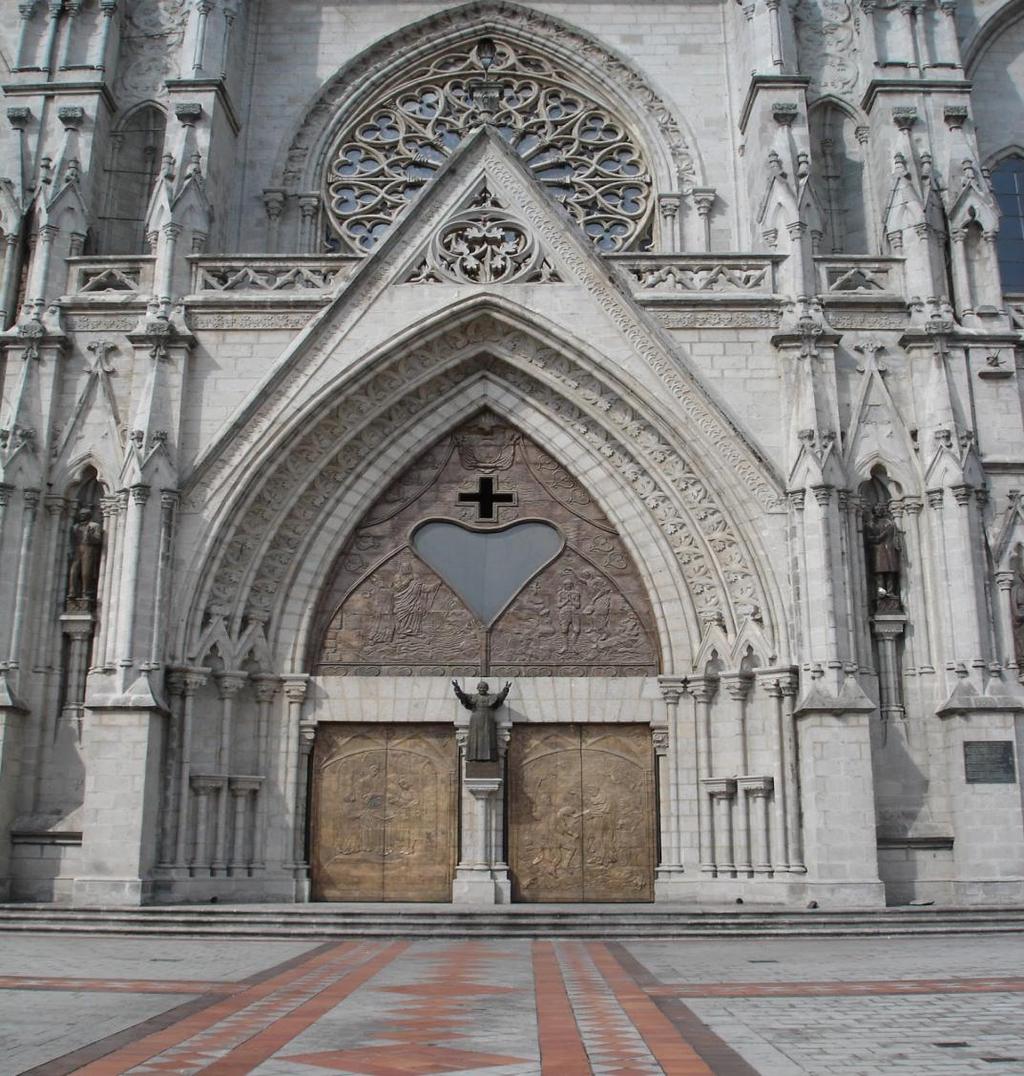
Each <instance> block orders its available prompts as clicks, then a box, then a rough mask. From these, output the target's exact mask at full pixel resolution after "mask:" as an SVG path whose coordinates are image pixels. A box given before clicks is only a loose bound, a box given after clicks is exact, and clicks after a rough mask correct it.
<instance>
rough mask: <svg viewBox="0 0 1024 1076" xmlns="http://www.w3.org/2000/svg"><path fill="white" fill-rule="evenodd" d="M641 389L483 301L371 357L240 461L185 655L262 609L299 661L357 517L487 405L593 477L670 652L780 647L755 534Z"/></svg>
mask: <svg viewBox="0 0 1024 1076" xmlns="http://www.w3.org/2000/svg"><path fill="white" fill-rule="evenodd" d="M645 404H646V401H644V400H643V398H642V397H639V398H638V397H633V396H631V395H626V396H624V395H623V393H622V391H621V389H620V388H619V387H618V386H616V385H615V383H614V382H613V381H612V379H611V378H609V377H608V376H607V375H605V376H604V377H602V376H599V372H598V371H596V370H595V369H594V368H592V367H587V366H585V365H584V364H583V363H582V362H580V360H579V359H578V358H577V357H576V356H573V355H571V354H566V353H560V352H556V351H555V350H554V349H553V348H551V347H550V345H549V343H548V342H547V341H546V340H541V341H538V339H537V338H536V337H535V336H531V335H530V334H529V333H527V332H526V331H524V329H523V328H522V327H519V326H515V327H513V326H510V325H509V324H508V323H507V322H505V321H503V320H498V319H497V318H494V317H492V316H489V315H484V314H481V313H480V312H476V314H475V316H474V317H473V318H472V320H471V321H469V322H468V323H460V324H456V325H455V326H452V325H449V326H447V331H443V330H442V331H435V333H434V334H433V335H432V336H431V337H430V338H429V339H428V340H427V341H426V342H422V343H420V345H419V346H418V347H417V346H416V345H415V344H410V343H409V342H406V343H405V345H404V346H401V347H396V348H395V351H394V353H393V354H391V355H389V356H378V358H377V359H376V360H375V362H374V363H373V365H372V368H371V369H369V370H366V371H364V372H363V373H362V374H361V375H360V376H359V377H358V378H356V379H353V383H350V384H348V385H346V386H345V387H344V388H343V387H342V386H339V385H335V386H332V390H331V393H330V396H329V398H327V399H325V400H322V401H321V404H320V406H319V407H318V408H316V409H312V408H311V409H310V410H308V411H307V412H306V413H305V414H304V415H296V416H295V422H294V424H292V426H291V430H292V432H291V433H290V434H289V436H288V439H287V442H279V443H278V445H277V448H276V449H275V453H274V455H275V458H276V459H277V460H278V461H279V462H278V463H277V464H276V465H274V466H269V467H265V466H261V465H260V464H258V463H255V462H254V463H250V464H249V465H248V466H246V465H245V464H243V465H242V466H241V469H240V474H244V475H245V476H246V477H245V478H244V479H242V480H240V481H239V482H237V483H236V484H235V485H236V489H237V495H236V498H235V500H234V501H233V503H232V505H231V507H230V508H229V509H228V510H226V511H225V512H224V513H223V515H222V516H221V521H220V522H219V524H218V525H217V527H216V531H215V533H214V535H213V537H212V539H211V541H210V542H209V544H208V546H207V548H206V549H205V550H204V551H203V552H202V553H201V554H199V555H198V557H197V559H198V562H199V563H200V564H201V565H202V567H201V569H200V572H199V574H198V578H197V579H196V586H195V589H194V590H193V591H192V595H191V598H190V600H189V604H188V608H187V609H183V610H182V613H183V614H184V620H183V622H182V625H181V627H182V635H181V636H180V644H179V652H180V654H181V655H182V657H183V658H187V659H189V660H192V659H194V658H198V657H200V656H201V655H200V654H199V653H198V651H199V650H200V649H201V647H202V640H203V638H205V637H207V636H208V635H209V633H210V632H211V631H212V630H214V629H213V628H212V627H211V625H213V624H215V623H219V624H221V625H226V629H225V630H226V631H227V634H228V635H229V636H230V637H231V638H239V639H240V638H242V637H243V635H245V633H246V632H250V633H251V629H252V626H253V625H254V624H257V625H259V626H260V629H259V630H260V633H263V631H264V627H265V634H266V637H267V640H268V642H269V645H270V650H271V652H272V653H273V654H274V655H275V662H276V663H277V665H278V668H281V669H286V668H291V669H297V668H299V667H300V666H301V665H302V662H303V653H304V648H305V646H306V635H307V634H308V631H309V620H310V617H311V615H312V614H311V611H310V610H311V608H312V607H314V606H315V604H316V601H317V598H318V595H319V591H320V589H322V587H323V586H324V584H325V581H326V577H327V574H328V572H329V570H330V567H331V564H332V563H333V560H334V558H335V557H336V555H337V552H338V550H339V548H340V547H341V545H342V544H343V543H344V541H345V540H346V539H347V537H348V533H349V531H350V530H351V528H352V527H353V526H354V525H355V523H356V522H357V521H358V520H359V519H360V518H361V517H362V516H363V514H364V513H365V512H366V511H367V509H368V508H369V506H370V505H371V504H372V502H373V500H374V498H375V497H376V496H377V495H378V493H379V491H380V490H381V489H382V488H383V486H384V485H386V484H387V483H388V482H389V481H391V480H393V479H394V477H395V476H396V475H397V474H399V473H400V472H401V471H402V470H403V469H404V468H405V467H406V466H408V464H409V463H410V462H411V461H412V460H413V459H415V458H416V457H417V456H418V455H419V454H420V453H422V452H423V451H424V450H425V449H426V448H427V447H428V446H429V445H430V444H431V443H433V441H435V440H436V439H437V438H438V437H440V436H442V435H444V434H445V433H446V432H447V431H448V430H449V429H451V428H452V426H454V425H457V424H458V423H459V422H461V421H463V420H464V419H465V418H466V417H467V416H469V415H471V414H472V413H474V411H477V410H479V409H480V408H481V407H484V406H486V407H489V408H491V409H492V410H494V411H495V412H496V413H498V414H499V415H503V416H505V417H507V418H508V419H509V420H510V421H511V422H512V423H513V424H514V425H515V426H516V427H517V428H519V429H521V430H523V432H525V433H526V434H528V435H529V436H531V437H533V438H534V440H536V441H537V443H538V444H540V445H541V446H543V448H544V449H545V450H546V451H548V452H549V453H550V454H551V455H552V456H553V457H554V458H555V459H556V461H557V462H558V463H559V464H560V465H561V466H563V467H565V468H566V470H567V471H569V473H570V474H573V475H574V476H576V477H577V478H578V479H579V480H580V481H582V482H583V483H584V484H585V485H586V487H587V488H588V489H589V490H591V491H592V493H593V495H594V497H595V500H596V501H597V502H598V503H599V505H600V508H601V510H602V511H603V512H604V513H605V515H606V516H607V517H608V519H609V520H610V521H611V523H612V524H613V525H614V526H615V527H616V529H617V530H618V532H619V534H620V535H621V536H622V537H623V540H624V541H625V542H626V544H627V547H628V548H629V552H630V555H631V557H632V558H633V561H634V563H636V564H637V566H638V570H639V571H640V573H641V576H642V577H643V578H644V583H645V586H646V588H647V591H648V595H649V596H650V598H651V603H652V606H653V607H654V609H655V617H656V619H657V631H658V638H659V642H660V645H661V650H662V653H663V655H664V663H665V667H666V669H671V670H676V671H684V672H685V671H688V670H689V661H690V659H691V657H692V654H693V652H694V651H695V650H696V648H697V646H698V643H699V640H700V638H701V637H702V636H703V635H704V634H705V633H706V632H708V631H710V630H723V631H724V632H726V634H727V635H728V636H729V637H734V636H735V635H737V634H738V633H739V632H740V631H742V630H744V627H746V628H747V630H748V634H749V633H751V632H752V633H753V634H754V635H756V636H757V637H758V639H759V643H760V645H758V646H756V647H755V649H757V650H758V652H759V653H762V654H765V655H767V656H768V657H769V658H772V657H781V655H780V650H781V651H785V649H786V642H785V640H784V638H783V636H782V631H780V625H781V624H783V623H784V619H783V617H782V616H781V615H780V610H781V602H780V598H779V594H778V588H777V585H776V583H775V581H774V579H773V578H772V577H771V575H770V573H769V572H768V571H766V570H765V568H764V565H765V564H766V560H765V558H764V556H763V554H762V553H761V550H760V548H759V544H760V543H759V540H758V539H757V537H756V535H755V534H752V533H751V532H750V531H748V530H747V529H746V527H744V526H740V525H738V524H737V523H736V522H735V519H736V517H735V515H734V513H733V512H732V511H729V510H728V509H727V508H726V507H725V505H724V503H723V499H722V498H723V491H722V490H721V488H714V486H713V485H712V482H711V481H710V480H709V479H708V478H707V476H706V474H705V473H704V471H705V469H704V467H703V466H701V465H700V464H698V463H696V462H694V461H691V460H690V459H688V456H687V452H686V449H685V446H683V445H681V444H680V443H679V440H680V439H679V434H678V430H677V429H674V428H672V427H671V426H668V425H667V424H666V423H664V422H663V421H662V420H661V419H660V418H659V417H657V411H656V410H655V409H653V408H651V407H647V406H645ZM282 625H286V626H287V630H286V631H281V626H282Z"/></svg>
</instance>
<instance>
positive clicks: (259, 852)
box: [252, 673, 281, 867]
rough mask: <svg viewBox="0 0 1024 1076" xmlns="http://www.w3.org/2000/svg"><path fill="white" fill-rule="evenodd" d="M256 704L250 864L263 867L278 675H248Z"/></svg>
mask: <svg viewBox="0 0 1024 1076" xmlns="http://www.w3.org/2000/svg"><path fill="white" fill-rule="evenodd" d="M252 685H253V691H254V692H255V694H256V704H257V706H258V707H259V712H258V718H257V727H256V772H257V774H259V775H260V777H262V778H263V779H264V780H263V784H261V785H260V786H258V787H257V788H256V840H255V843H254V847H253V866H254V867H265V866H266V862H267V793H266V792H265V791H264V786H265V784H266V778H267V767H268V766H269V763H270V713H271V706H272V704H273V702H274V696H275V695H276V694H277V693H278V691H279V690H280V688H281V678H280V677H278V676H274V675H273V673H256V674H255V675H254V676H253V677H252Z"/></svg>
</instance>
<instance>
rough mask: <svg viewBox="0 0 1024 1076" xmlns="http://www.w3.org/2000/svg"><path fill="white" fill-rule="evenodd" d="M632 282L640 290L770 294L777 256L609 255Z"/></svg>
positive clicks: (773, 281) (773, 288) (773, 283)
mask: <svg viewBox="0 0 1024 1076" xmlns="http://www.w3.org/2000/svg"><path fill="white" fill-rule="evenodd" d="M606 257H607V258H608V260H609V261H610V262H614V263H615V264H616V265H618V266H619V267H620V268H621V269H622V270H623V271H624V272H625V273H626V275H627V276H628V277H630V279H631V280H632V281H633V285H634V289H635V290H636V291H639V292H644V293H651V292H665V293H670V294H675V295H678V294H680V293H683V294H685V293H697V292H704V293H707V292H733V293H740V294H743V295H771V294H773V293H774V291H775V265H776V262H778V261H779V259H778V258H776V257H772V256H768V255H739V254H623V255H606Z"/></svg>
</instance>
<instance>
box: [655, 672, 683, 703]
mask: <svg viewBox="0 0 1024 1076" xmlns="http://www.w3.org/2000/svg"><path fill="white" fill-rule="evenodd" d="M686 685H687V679H686V677H685V676H659V677H658V689H659V690H660V691H661V697H662V698H663V699H664V700H665V702H667V703H668V704H669V706H675V705H676V704H677V703H678V702H679V699H680V698H681V697H682V696H683V695H684V694H685V692H686V690H687V687H686Z"/></svg>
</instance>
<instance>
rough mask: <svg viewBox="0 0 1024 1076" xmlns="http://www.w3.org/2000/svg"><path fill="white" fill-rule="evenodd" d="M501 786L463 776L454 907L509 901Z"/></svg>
mask: <svg viewBox="0 0 1024 1076" xmlns="http://www.w3.org/2000/svg"><path fill="white" fill-rule="evenodd" d="M495 769H497V767H495ZM502 784H503V781H502V778H501V777H500V776H497V775H495V776H492V777H470V776H468V775H464V776H463V779H462V856H461V859H460V861H459V865H458V867H457V868H456V870H455V881H454V882H453V883H452V903H454V904H508V903H509V901H510V900H511V884H510V882H509V878H508V865H507V864H506V863H505V852H504V848H503V846H502V828H503V827H502V795H501V789H502Z"/></svg>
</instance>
